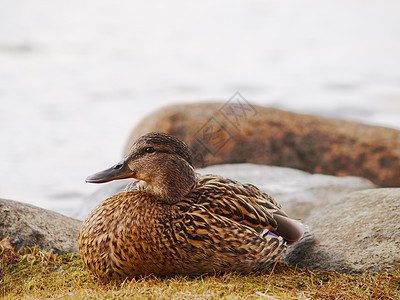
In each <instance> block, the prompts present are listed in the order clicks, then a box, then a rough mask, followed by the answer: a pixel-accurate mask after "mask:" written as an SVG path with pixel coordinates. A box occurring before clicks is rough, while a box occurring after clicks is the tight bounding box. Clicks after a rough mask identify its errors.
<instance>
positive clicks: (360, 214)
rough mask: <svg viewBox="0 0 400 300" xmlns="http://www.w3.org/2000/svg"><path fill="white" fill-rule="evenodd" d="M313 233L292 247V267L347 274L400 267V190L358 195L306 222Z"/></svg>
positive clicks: (322, 210)
mask: <svg viewBox="0 0 400 300" xmlns="http://www.w3.org/2000/svg"><path fill="white" fill-rule="evenodd" d="M305 222H306V224H307V225H308V226H309V229H310V232H312V235H309V236H308V237H306V238H305V239H303V240H302V241H300V242H299V243H297V244H296V245H294V246H292V247H290V249H289V251H288V253H287V255H286V258H285V260H286V261H287V262H289V263H290V264H297V265H299V266H300V267H307V268H309V269H318V270H336V271H338V272H345V273H361V272H363V271H369V272H380V271H381V270H383V269H385V270H387V271H392V270H394V269H395V268H396V266H397V267H398V266H399V263H400V189H371V190H363V191H357V192H352V193H350V194H348V195H347V196H346V197H344V198H343V199H342V200H341V201H338V202H336V203H334V204H331V205H328V206H326V207H324V208H322V209H321V210H319V211H315V212H314V213H313V214H312V215H311V216H310V217H309V218H307V219H306V221H305Z"/></svg>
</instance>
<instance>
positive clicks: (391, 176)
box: [124, 94, 400, 187]
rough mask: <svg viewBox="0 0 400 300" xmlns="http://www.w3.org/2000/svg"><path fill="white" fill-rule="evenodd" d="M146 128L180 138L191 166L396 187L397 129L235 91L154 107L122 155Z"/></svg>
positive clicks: (399, 178)
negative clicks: (258, 101)
mask: <svg viewBox="0 0 400 300" xmlns="http://www.w3.org/2000/svg"><path fill="white" fill-rule="evenodd" d="M151 131H163V132H166V133H169V134H173V135H175V136H177V137H179V138H181V139H183V140H184V141H185V142H186V143H187V144H188V145H189V147H190V149H191V150H192V152H193V156H194V161H195V166H196V167H205V166H209V165H214V164H222V163H256V164H265V165H275V166H284V167H290V168H296V169H300V170H304V171H307V172H310V173H323V174H330V175H336V176H348V175H351V176H360V177H364V178H368V179H369V180H371V181H372V182H374V183H375V184H377V185H379V186H392V187H397V186H400V168H398V166H399V164H400V131H399V130H395V129H389V128H384V127H378V126H369V125H364V124H360V123H355V122H348V121H342V120H335V119H327V118H322V117H317V116H310V115H303V114H296V113H291V112H287V111H282V110H278V109H273V108H266V107H261V106H255V105H251V104H250V103H248V102H247V101H246V100H245V99H244V98H242V97H241V96H240V95H239V94H237V95H236V96H235V97H233V98H232V99H231V100H230V101H228V102H227V103H198V104H183V105H173V106H169V107H166V108H163V109H161V110H159V111H156V112H155V113H153V114H151V115H149V116H147V117H146V118H145V119H144V120H143V121H142V122H141V123H140V124H139V125H138V126H137V127H136V128H135V129H134V130H133V131H132V133H131V135H130V137H129V139H128V142H127V144H126V147H125V150H124V153H125V155H126V154H127V153H128V152H129V148H130V146H131V145H132V143H133V142H134V141H135V140H136V139H137V138H138V137H140V136H142V135H143V134H145V133H148V132H151Z"/></svg>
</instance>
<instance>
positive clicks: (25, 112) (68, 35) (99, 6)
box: [0, 0, 400, 214]
mask: <svg viewBox="0 0 400 300" xmlns="http://www.w3.org/2000/svg"><path fill="white" fill-rule="evenodd" d="M399 19H400V2H399V1H396V0H383V1H372V0H364V1H359V0H348V1H344V0H336V1H334V0H327V1H316V0H314V1H311V0H298V1H261V0H260V1H255V0H247V1H244V0H241V1H235V2H234V3H232V1H225V0H224V1H218V2H215V1H210V0H207V1H201V2H184V1H179V0H170V1H160V0H151V1H118V2H115V1H110V0H97V1H93V0H88V1H84V2H82V1H77V0H70V1H64V2H55V1H50V0H36V1H27V0H14V1H4V0H3V1H1V0H0V107H1V108H0V128H1V129H0V143H1V145H2V147H1V148H0V154H1V155H0V197H2V198H10V199H14V200H19V201H24V202H29V203H33V204H35V205H38V206H42V207H46V208H50V209H54V210H56V211H60V212H63V213H66V214H70V213H71V211H73V209H74V208H75V207H76V206H77V203H78V202H79V201H80V200H81V198H82V196H84V195H87V194H89V193H91V192H92V191H93V190H94V189H95V188H96V187H95V186H92V185H87V184H85V183H84V178H85V177H86V175H88V174H90V173H92V172H94V171H98V170H100V169H103V168H104V167H107V166H109V165H112V164H113V163H115V162H116V161H118V160H119V159H120V157H121V152H122V146H123V144H124V141H125V139H126V137H127V135H128V133H129V131H130V130H131V128H132V127H133V126H134V125H135V124H136V123H137V122H139V121H140V119H141V118H143V117H144V116H145V115H146V114H148V113H149V112H151V111H153V110H155V109H158V108H160V107H162V106H164V105H167V104H172V103H179V102H195V101H205V100H221V101H225V100H228V99H229V98H230V97H231V95H232V94H233V93H234V92H236V91H239V92H241V94H242V95H243V96H244V97H246V99H248V100H249V101H251V102H253V103H255V104H260V105H266V106H267V105H268V106H275V107H278V108H284V109H289V110H292V111H298V112H306V113H313V114H319V115H323V116H329V117H337V118H343V119H350V120H357V121H362V122H367V123H371V124H380V125H385V126H390V127H394V128H400V117H399V116H400V55H399V53H400V22H399Z"/></svg>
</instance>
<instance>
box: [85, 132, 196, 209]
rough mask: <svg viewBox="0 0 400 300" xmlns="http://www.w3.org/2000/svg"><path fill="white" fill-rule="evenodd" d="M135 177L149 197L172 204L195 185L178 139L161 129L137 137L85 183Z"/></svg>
mask: <svg viewBox="0 0 400 300" xmlns="http://www.w3.org/2000/svg"><path fill="white" fill-rule="evenodd" d="M124 178H135V179H138V180H142V181H144V182H146V183H147V185H148V188H147V191H148V193H150V194H151V195H152V196H154V197H156V198H158V199H161V200H163V201H166V202H167V203H170V204H172V203H176V202H178V201H180V200H181V199H182V198H183V197H184V196H185V195H186V194H187V193H188V192H189V191H190V189H191V188H192V187H193V185H194V184H195V173H194V169H193V163H192V158H191V155H190V151H189V149H188V147H187V145H186V144H185V143H184V142H183V141H181V140H180V139H178V138H176V137H174V136H171V135H168V134H166V133H161V132H151V133H148V134H146V135H144V136H142V137H140V138H139V139H138V140H137V141H136V142H135V143H134V144H133V145H132V148H131V151H130V153H129V155H128V156H127V157H126V158H125V159H124V160H122V161H120V162H119V163H117V164H116V165H114V166H112V167H111V168H109V169H106V170H104V171H101V172H98V173H96V174H93V175H91V176H89V177H88V178H86V182H90V183H104V182H108V181H112V180H116V179H124Z"/></svg>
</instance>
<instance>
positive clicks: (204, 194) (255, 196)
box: [187, 175, 304, 243]
mask: <svg viewBox="0 0 400 300" xmlns="http://www.w3.org/2000/svg"><path fill="white" fill-rule="evenodd" d="M187 200H188V201H190V202H192V203H193V204H194V203H195V204H197V205H201V206H202V207H204V208H205V209H207V210H208V211H210V213H212V214H215V215H218V216H223V217H225V218H228V219H230V220H233V221H235V222H237V223H239V224H242V225H246V226H248V227H250V228H252V229H254V230H255V231H256V232H257V233H259V234H260V235H262V236H264V235H265V234H267V233H268V232H269V231H271V232H273V233H275V234H277V235H279V236H282V237H283V238H284V239H285V240H286V241H287V242H289V243H294V242H296V241H298V240H299V239H300V238H301V237H302V236H303V233H304V227H303V225H302V224H301V223H300V222H298V221H296V220H293V219H291V218H289V217H288V216H287V214H286V213H285V212H284V211H283V210H282V208H281V206H280V205H279V203H277V202H276V201H275V200H274V199H273V198H272V197H271V196H269V195H268V194H266V193H264V192H262V191H260V190H259V189H258V188H257V187H255V186H254V185H251V184H241V183H240V182H237V181H235V180H231V179H227V178H223V177H220V176H216V175H203V176H200V177H199V180H198V182H197V186H196V187H195V188H194V190H193V192H192V193H190V194H189V195H188V197H187Z"/></svg>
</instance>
